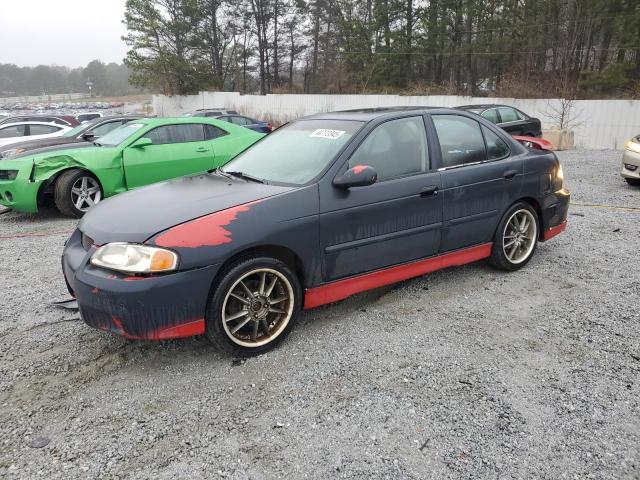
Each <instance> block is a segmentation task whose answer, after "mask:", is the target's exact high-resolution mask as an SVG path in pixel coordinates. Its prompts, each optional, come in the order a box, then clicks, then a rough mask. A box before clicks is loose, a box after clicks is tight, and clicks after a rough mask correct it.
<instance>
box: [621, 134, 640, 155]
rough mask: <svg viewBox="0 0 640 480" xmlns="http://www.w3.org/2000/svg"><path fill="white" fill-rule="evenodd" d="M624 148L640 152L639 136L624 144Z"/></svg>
mask: <svg viewBox="0 0 640 480" xmlns="http://www.w3.org/2000/svg"><path fill="white" fill-rule="evenodd" d="M624 148H625V150H630V151H632V152H636V153H640V137H635V138H632V139H631V140H629V141H628V142H627V143H625V144H624Z"/></svg>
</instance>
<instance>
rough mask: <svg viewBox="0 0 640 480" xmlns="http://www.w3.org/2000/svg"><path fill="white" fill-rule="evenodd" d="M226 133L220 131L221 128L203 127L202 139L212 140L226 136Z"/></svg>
mask: <svg viewBox="0 0 640 480" xmlns="http://www.w3.org/2000/svg"><path fill="white" fill-rule="evenodd" d="M226 134H227V132H225V131H224V130H222V129H221V128H218V127H215V126H213V125H205V126H204V139H205V140H213V139H214V138H218V137H222V136H224V135H226Z"/></svg>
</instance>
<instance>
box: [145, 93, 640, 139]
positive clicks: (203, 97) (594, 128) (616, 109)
mask: <svg viewBox="0 0 640 480" xmlns="http://www.w3.org/2000/svg"><path fill="white" fill-rule="evenodd" d="M472 103H503V104H507V105H514V106H516V107H518V108H520V109H521V110H523V111H524V112H526V113H528V114H529V115H532V116H535V117H538V118H540V119H541V120H542V126H543V128H552V127H553V126H554V125H553V124H554V120H553V117H552V115H551V112H550V110H551V107H552V106H553V105H556V106H557V105H558V104H559V100H558V99H514V98H479V97H464V96H455V95H432V96H402V95H286V94H284V95H264V96H263V95H240V94H239V93H237V92H201V93H200V94H199V95H189V96H176V97H166V96H163V95H154V97H153V106H154V110H155V113H156V114H157V115H160V116H178V115H181V114H182V113H184V112H186V111H189V110H195V109H197V108H214V107H226V108H230V109H235V110H238V111H240V112H242V113H244V114H246V115H248V116H253V117H257V118H263V119H268V120H271V121H275V122H278V123H283V122H286V121H289V120H293V119H295V118H298V117H301V116H304V115H311V114H314V113H318V112H329V111H333V110H347V109H352V108H364V107H384V106H399V105H422V106H438V107H454V106H457V105H465V104H472ZM572 120H573V123H574V125H573V130H574V132H575V141H576V146H577V147H579V148H588V149H604V148H613V149H620V148H622V146H623V145H624V142H626V141H627V140H628V139H629V138H631V137H633V136H634V135H638V134H640V101H638V100H577V101H576V102H575V104H574V107H573V119H572Z"/></svg>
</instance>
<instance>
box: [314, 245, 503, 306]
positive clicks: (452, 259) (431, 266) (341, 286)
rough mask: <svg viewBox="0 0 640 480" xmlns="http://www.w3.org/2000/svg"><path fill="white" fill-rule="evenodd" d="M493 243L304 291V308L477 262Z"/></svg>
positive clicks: (485, 255)
mask: <svg viewBox="0 0 640 480" xmlns="http://www.w3.org/2000/svg"><path fill="white" fill-rule="evenodd" d="M492 246H493V244H492V243H485V244H482V245H477V246H475V247H470V248H464V249H462V250H456V251H455V252H450V253H445V254H443V255H438V256H436V257H431V258H427V259H425V260H418V261H417V262H411V263H405V264H403V265H396V266H394V267H389V268H385V269H383V270H377V271H375V272H371V273H365V274H363V275H358V276H356V277H351V278H345V279H344V280H337V281H335V282H331V283H328V284H326V285H320V286H319V287H314V288H310V289H309V290H307V291H306V293H305V297H304V308H314V307H318V306H320V305H324V304H326V303H332V302H337V301H338V300H342V299H345V298H347V297H349V296H351V295H354V294H356V293H359V292H364V291H366V290H371V289H373V288H378V287H382V286H384V285H389V284H391V283H397V282H400V281H402V280H406V279H408V278H413V277H419V276H420V275H425V274H427V273H430V272H435V271H436V270H441V269H443V268H447V267H455V266H459V265H465V264H467V263H472V262H476V261H478V260H482V259H483V258H487V257H489V256H490V255H491V247H492Z"/></svg>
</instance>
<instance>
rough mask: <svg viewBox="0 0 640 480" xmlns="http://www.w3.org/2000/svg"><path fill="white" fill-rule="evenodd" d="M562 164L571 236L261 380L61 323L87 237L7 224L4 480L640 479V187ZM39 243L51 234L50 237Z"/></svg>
mask: <svg viewBox="0 0 640 480" xmlns="http://www.w3.org/2000/svg"><path fill="white" fill-rule="evenodd" d="M620 155H621V153H620V152H616V151H597V152H586V151H574V152H564V153H560V154H559V156H560V158H561V160H562V161H563V165H564V169H565V176H566V178H567V184H568V187H569V188H570V189H571V190H572V194H573V198H572V199H573V200H574V201H575V202H576V203H580V204H598V205H608V206H622V207H633V208H636V209H639V210H632V209H627V210H625V209H617V208H610V207H595V206H583V205H577V204H576V205H573V206H572V208H571V213H570V217H569V227H568V228H567V231H566V233H565V234H563V235H561V236H559V237H557V238H555V239H553V240H551V241H550V242H547V243H546V244H541V245H540V246H539V249H538V252H537V254H536V256H535V257H534V258H533V260H532V261H531V263H530V264H529V265H528V266H527V267H526V268H525V269H524V270H521V271H519V272H516V273H503V272H499V271H495V270H493V269H492V268H490V267H489V266H487V265H485V264H483V263H479V264H474V265H470V266H466V267H463V268H457V269H449V270H446V271H442V272H438V273H435V274H431V275H429V276H426V277H422V278H418V279H414V280H411V281H407V282H404V283H402V284H399V285H396V286H393V287H387V288H383V289H378V290H375V291H372V292H368V293H365V294H361V295H358V296H355V297H352V298H350V299H348V300H346V301H343V302H340V303H337V304H334V305H331V306H328V307H326V308H321V309H317V310H314V311H310V312H307V313H305V314H303V315H302V317H301V320H300V322H299V324H298V325H297V327H296V329H294V331H293V332H292V334H291V335H290V337H289V338H288V340H287V341H286V342H284V344H283V345H282V346H281V347H280V348H279V349H277V350H275V351H273V352H270V353H268V354H266V355H263V356H260V357H258V358H253V359H249V360H247V361H244V362H242V361H239V360H234V359H233V358H230V357H227V356H223V355H221V354H218V353H217V352H216V351H214V350H213V349H212V348H211V347H210V346H209V345H208V343H207V342H206V341H205V340H204V339H202V338H196V339H188V340H183V341H171V342H158V343H154V342H132V341H128V340H124V339H121V338H118V337H115V336H112V335H109V334H106V333H104V332H100V331H96V330H93V329H90V328H89V327H86V326H85V325H84V324H83V323H81V322H80V321H79V320H78V318H77V315H76V314H74V313H73V312H65V311H61V310H57V309H53V308H51V307H49V306H47V303H48V302H52V301H55V300H61V299H64V298H66V297H67V294H66V290H65V286H64V281H63V278H62V275H61V273H60V266H59V256H60V253H61V251H62V244H63V242H64V240H65V238H66V235H67V232H70V231H71V230H72V229H73V228H74V225H75V222H74V221H70V220H68V219H64V218H62V217H60V216H58V215H57V214H55V212H53V211H50V212H44V213H41V214H38V215H24V214H18V213H13V212H10V213H7V214H4V215H0V258H1V259H2V262H1V263H0V476H4V477H8V478H35V477H39V478H78V477H79V478H125V477H126V478H149V477H157V478H167V479H174V478H216V477H218V476H219V477H225V478H234V479H236V478H237V479H245V478H254V479H261V478H416V479H418V478H421V479H422V478H505V477H506V478H531V477H536V478H549V479H556V478H612V479H613V478H615V479H619V478H640V407H639V400H638V394H639V392H640V324H639V321H640V314H639V312H638V299H639V298H640V269H639V268H638V267H639V263H640V262H639V250H640V249H639V247H640V189H638V188H635V189H634V188H632V187H629V186H627V184H626V183H625V182H624V181H623V180H622V179H621V178H620V177H619V175H618V169H619V159H620ZM36 235H43V236H36Z"/></svg>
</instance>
